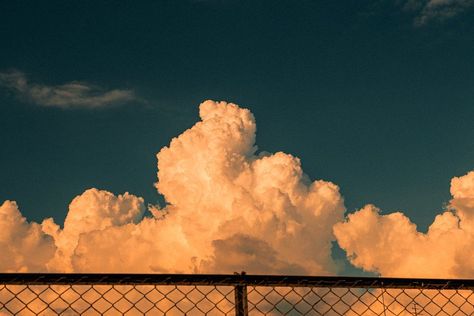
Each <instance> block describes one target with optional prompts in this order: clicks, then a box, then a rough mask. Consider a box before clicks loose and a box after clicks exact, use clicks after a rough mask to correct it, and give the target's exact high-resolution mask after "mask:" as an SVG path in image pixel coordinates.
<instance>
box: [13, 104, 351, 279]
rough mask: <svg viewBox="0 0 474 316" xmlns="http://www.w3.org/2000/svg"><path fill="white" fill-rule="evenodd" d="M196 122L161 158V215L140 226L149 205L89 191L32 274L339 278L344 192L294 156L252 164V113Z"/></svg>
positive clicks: (231, 109)
mask: <svg viewBox="0 0 474 316" xmlns="http://www.w3.org/2000/svg"><path fill="white" fill-rule="evenodd" d="M200 116H201V121H200V122H198V123H196V124H195V125H194V126H193V127H192V128H190V129H189V130H187V131H185V132H184V133H183V134H181V135H180V136H178V137H177V138H174V139H173V140H172V141H171V144H170V145H169V146H168V147H165V148H163V149H162V150H161V151H160V152H159V153H158V155H157V158H158V182H157V183H156V187H157V189H158V190H159V192H160V193H161V194H163V195H164V197H165V199H166V201H167V203H168V204H167V205H166V206H165V207H163V208H161V209H160V208H159V207H154V208H152V209H151V211H152V214H153V217H150V218H148V217H146V218H142V217H143V212H144V206H143V199H141V198H139V197H136V196H133V195H131V194H128V193H125V194H124V195H119V196H114V195H113V194H112V193H110V192H106V191H100V190H97V189H91V190H88V191H86V192H84V193H83V194H82V195H80V196H78V197H76V198H75V199H74V200H73V201H72V202H71V205H70V206H69V213H68V215H67V218H66V221H65V223H64V229H61V228H60V227H59V226H58V225H56V224H55V223H54V222H53V221H52V219H47V220H45V221H43V223H42V232H41V231H39V233H41V234H42V236H43V237H44V238H48V241H49V245H50V246H51V247H52V249H56V251H55V252H54V251H52V252H50V253H49V255H50V260H43V261H42V264H41V265H35V266H31V267H30V270H31V269H33V270H47V271H78V272H79V271H81V272H85V271H89V272H119V271H120V272H223V273H231V272H233V271H235V270H237V271H240V270H246V271H247V272H249V273H252V272H254V273H257V272H258V273H298V274H334V273H336V270H337V268H336V264H335V262H334V261H333V260H332V258H331V242H332V241H333V240H334V236H333V233H332V226H333V225H334V224H335V223H336V222H338V221H340V220H342V217H343V212H344V205H343V199H342V197H341V195H340V193H339V188H338V187H337V186H336V185H335V184H333V183H330V182H326V181H322V180H318V181H314V182H312V181H311V180H310V179H309V177H307V176H306V175H305V174H304V173H303V171H302V169H301V164H300V161H299V159H298V158H296V157H293V156H291V155H289V154H285V153H282V152H278V153H275V154H268V153H265V154H263V153H262V154H256V150H257V147H256V146H255V132H256V124H255V119H254V117H253V115H252V113H250V111H249V110H247V109H243V108H240V107H238V106H237V105H235V104H231V103H225V102H213V101H206V102H204V103H202V104H201V106H200ZM35 225H37V224H35ZM35 227H39V226H35ZM37 229H38V230H39V228H37ZM53 240H54V243H53V242H52V241H53ZM30 255H31V256H35V255H36V252H35V251H34V250H31V253H30ZM12 267H13V268H12V269H13V270H15V265H13V266H12ZM18 268H19V266H18Z"/></svg>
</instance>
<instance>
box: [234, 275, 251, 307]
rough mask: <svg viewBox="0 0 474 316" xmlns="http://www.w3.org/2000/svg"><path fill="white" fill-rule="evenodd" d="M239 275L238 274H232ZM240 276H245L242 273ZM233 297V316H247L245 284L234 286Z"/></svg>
mask: <svg viewBox="0 0 474 316" xmlns="http://www.w3.org/2000/svg"><path fill="white" fill-rule="evenodd" d="M234 274H239V273H237V272H236V273H234ZM241 275H245V272H243V271H242V274H241ZM234 295H235V316H248V314H249V311H248V301H247V284H238V285H235V286H234Z"/></svg>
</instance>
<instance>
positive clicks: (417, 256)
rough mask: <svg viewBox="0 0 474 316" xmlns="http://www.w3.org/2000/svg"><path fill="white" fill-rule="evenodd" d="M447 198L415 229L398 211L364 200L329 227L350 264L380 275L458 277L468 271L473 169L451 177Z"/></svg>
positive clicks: (473, 271) (471, 271)
mask: <svg viewBox="0 0 474 316" xmlns="http://www.w3.org/2000/svg"><path fill="white" fill-rule="evenodd" d="M451 194H452V196H453V199H452V200H451V201H450V203H449V205H448V210H447V211H445V212H444V213H442V214H440V215H438V216H436V218H435V220H434V221H433V223H432V224H431V226H430V227H429V230H428V232H427V233H426V234H425V233H420V232H418V231H417V229H416V225H415V224H413V223H412V222H411V221H410V220H409V219H408V218H407V217H406V216H405V215H403V214H402V213H400V212H397V213H392V214H388V215H380V214H379V209H377V208H376V207H375V206H373V205H367V206H365V207H364V208H363V209H361V210H360V211H358V212H356V213H354V214H350V215H349V216H348V218H347V221H346V222H345V223H338V224H336V225H335V227H334V233H335V235H336V237H337V241H338V243H339V245H340V246H341V247H342V248H343V249H344V250H345V251H346V252H347V254H348V257H349V258H350V261H351V263H352V264H353V265H355V266H356V267H360V268H362V269H364V270H367V271H374V272H378V273H380V274H381V275H383V276H396V277H442V278H459V277H472V276H473V275H474V268H473V267H474V257H473V256H472V255H471V251H470V250H472V244H473V241H474V172H469V173H468V174H467V175H465V176H462V177H456V178H453V179H452V181H451Z"/></svg>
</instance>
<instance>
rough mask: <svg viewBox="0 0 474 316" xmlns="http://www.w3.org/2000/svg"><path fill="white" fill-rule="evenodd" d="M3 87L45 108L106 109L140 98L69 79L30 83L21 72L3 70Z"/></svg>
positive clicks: (122, 91) (1, 76)
mask: <svg viewBox="0 0 474 316" xmlns="http://www.w3.org/2000/svg"><path fill="white" fill-rule="evenodd" d="M0 86H3V87H6V88H7V89H10V90H12V91H13V92H14V93H16V94H17V95H18V96H19V97H20V98H22V99H24V100H26V101H28V102H32V103H34V104H37V105H40V106H45V107H58V108H64V109H66V108H90V109H92V108H103V107H108V106H111V105H117V104H123V103H126V102H129V101H132V100H136V99H137V98H136V97H135V94H134V93H133V91H132V90H119V89H114V90H104V89H102V88H100V87H97V86H94V85H91V84H89V83H86V82H76V81H74V82H69V83H66V84H62V85H54V86H48V85H43V84H37V83H30V82H28V78H27V77H26V75H25V74H24V73H22V72H19V71H12V72H0Z"/></svg>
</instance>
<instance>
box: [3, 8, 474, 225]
mask: <svg viewBox="0 0 474 316" xmlns="http://www.w3.org/2000/svg"><path fill="white" fill-rule="evenodd" d="M409 2H410V3H416V2H417V1H409ZM426 2H427V1H421V0H420V1H418V2H417V3H418V4H419V6H418V7H417V6H413V8H412V9H408V8H407V5H406V3H405V5H404V3H403V1H401V0H398V1H395V0H394V1H389V0H385V1H384V0H373V1H362V0H357V1H355V0H354V1H310V0H300V1H294V0H292V1H289V0H288V1H261V0H252V1H250V0H249V1H245V0H229V1H225V0H221V1H217V0H215V1H204V0H203V1H191V0H172V1H171V0H170V1H148V2H147V1H139V2H137V1H120V2H116V1H74V2H73V1H57V2H55V1H48V2H41V3H40V2H34V1H28V2H27V1H9V2H7V1H3V2H1V3H0V38H1V44H0V71H1V72H9V71H11V70H17V71H20V72H22V73H24V74H25V76H27V78H28V79H29V80H30V81H31V83H34V84H38V85H45V86H54V85H63V84H65V83H68V82H72V81H81V82H87V83H90V84H94V85H97V86H100V87H102V88H103V89H109V90H112V89H128V90H133V91H134V93H135V96H136V97H137V98H138V99H137V100H133V101H130V102H127V103H126V104H122V105H117V106H112V107H106V108H102V109H81V108H71V109H63V108H58V107H51V106H42V105H41V104H37V102H34V100H33V99H28V98H24V97H23V98H22V97H20V96H18V95H17V93H14V92H13V91H12V90H11V89H9V88H7V87H3V88H0V117H1V119H2V123H1V124H0V150H1V153H0V201H3V200H5V199H11V200H16V201H17V202H18V203H19V205H20V209H21V211H22V213H23V214H24V215H25V216H26V217H28V218H29V219H31V220H36V221H39V220H41V219H42V218H44V217H49V216H53V217H54V218H55V219H56V220H58V221H62V219H63V218H64V216H65V215H66V211H67V206H68V204H69V202H70V201H71V199H72V198H73V197H74V196H76V195H78V194H80V193H82V192H83V191H84V189H86V188H89V187H97V188H101V189H107V190H110V191H112V192H114V193H116V194H117V193H122V192H124V191H129V192H131V193H133V194H137V195H140V196H143V197H144V198H145V199H146V201H147V202H149V203H155V202H156V201H157V200H158V195H157V193H156V191H155V189H154V188H153V183H154V182H155V181H156V158H155V154H156V152H158V151H159V149H160V148H161V147H163V146H165V145H167V144H168V143H169V141H170V140H171V138H172V137H174V136H177V135H179V134H180V133H181V132H182V131H184V130H185V129H187V128H189V127H191V126H192V125H193V124H194V123H195V122H196V121H197V120H198V105H199V103H200V102H202V101H203V100H206V99H215V100H226V101H231V102H234V103H237V104H239V105H241V106H244V107H247V108H249V109H251V111H252V112H253V113H254V114H255V116H256V119H257V127H258V134H257V144H258V146H259V148H260V149H261V150H265V151H270V152H275V151H280V150H281V151H284V152H287V153H291V154H293V155H295V156H298V157H300V158H301V160H302V163H303V168H304V170H305V172H306V173H307V174H308V175H309V176H310V177H311V178H312V179H325V180H330V181H333V182H335V183H336V184H338V185H339V186H340V187H341V191H342V194H343V195H344V197H345V199H346V206H347V208H348V210H349V211H353V210H355V209H356V208H360V207H362V206H363V205H364V204H366V203H374V204H376V205H377V206H379V207H381V208H382V209H383V210H384V211H396V210H403V211H404V212H405V213H406V214H407V215H408V216H409V217H410V218H411V219H412V220H413V221H414V222H416V223H417V224H418V225H419V226H420V229H422V230H424V229H426V227H427V225H428V224H429V223H431V221H432V220H433V218H434V215H435V214H436V213H438V212H440V211H441V210H442V207H443V204H444V203H445V202H447V201H448V199H449V198H450V195H449V182H450V179H451V178H452V177H453V176H459V175H462V174H464V173H466V172H467V171H469V170H472V169H474V159H473V157H474V142H473V139H474V127H473V126H472V117H473V115H474V108H473V100H474V37H473V36H472V34H474V12H473V11H474V10H470V7H468V6H466V7H463V8H462V10H461V9H460V8H457V11H450V12H456V13H457V14H455V15H454V16H452V17H445V18H443V16H444V15H442V14H439V15H436V14H432V16H431V17H430V18H429V19H427V20H426V22H425V23H423V24H420V23H417V22H416V21H419V20H420V16H421V15H423V14H426V12H425V13H423V12H424V11H423V5H424V4H426ZM467 3H470V2H469V1H468V2H467ZM440 10H442V8H441V9H440ZM440 12H441V11H440ZM437 13H439V12H438V11H437ZM441 13H442V12H441Z"/></svg>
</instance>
